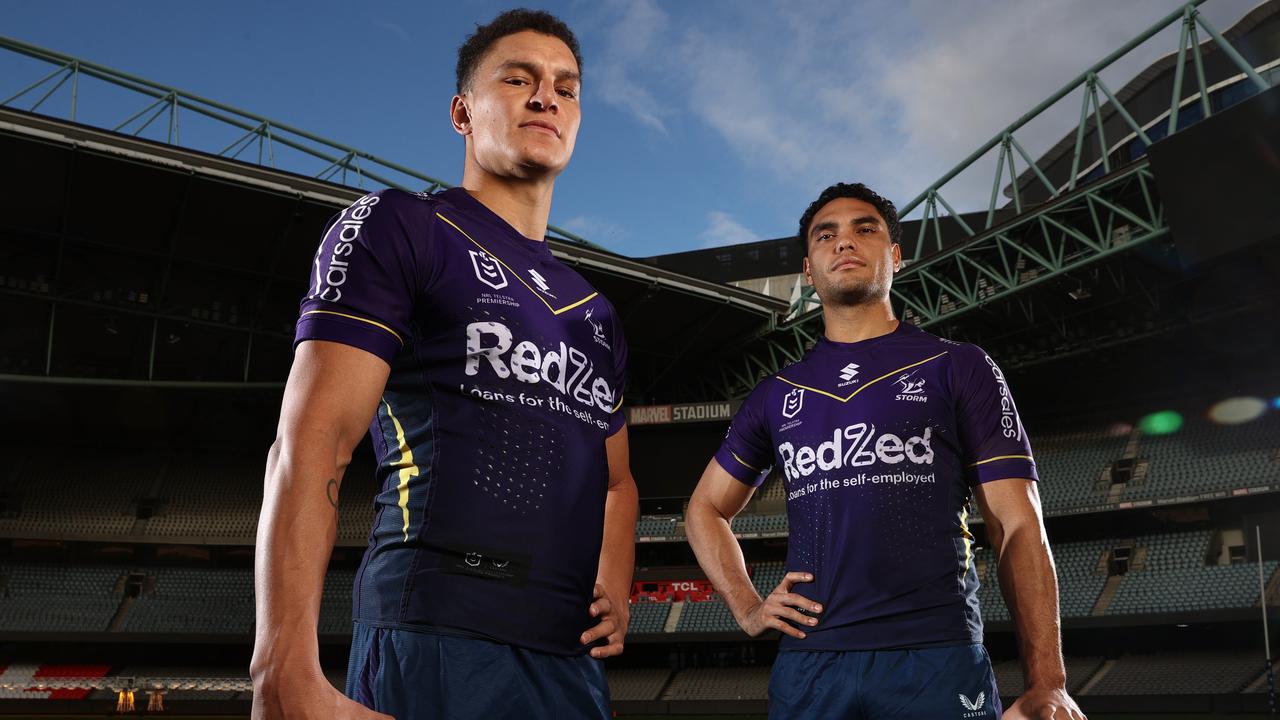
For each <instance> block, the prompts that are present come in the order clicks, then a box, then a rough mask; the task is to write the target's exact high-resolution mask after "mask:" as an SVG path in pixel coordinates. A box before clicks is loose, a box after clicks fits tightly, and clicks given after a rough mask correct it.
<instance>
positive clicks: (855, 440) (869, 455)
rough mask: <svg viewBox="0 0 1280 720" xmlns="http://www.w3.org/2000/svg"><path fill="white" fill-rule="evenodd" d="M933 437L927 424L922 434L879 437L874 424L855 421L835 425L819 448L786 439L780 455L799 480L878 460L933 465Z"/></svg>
mask: <svg viewBox="0 0 1280 720" xmlns="http://www.w3.org/2000/svg"><path fill="white" fill-rule="evenodd" d="M931 437H933V428H931V427H926V428H925V429H924V433H923V434H922V435H919V436H916V437H909V438H906V439H903V438H901V437H898V436H897V435H894V434H893V433H883V434H882V435H880V436H879V437H877V436H876V426H875V425H869V424H867V423H855V424H853V425H849V426H848V427H844V428H836V430H834V431H833V432H832V435H831V439H830V440H828V441H827V442H824V443H820V444H819V445H818V447H816V448H813V447H809V446H808V445H801V446H800V447H798V448H797V447H796V446H794V445H792V444H791V443H789V442H787V443H783V444H781V445H779V446H778V454H779V455H781V456H782V471H783V474H784V475H786V476H787V479H788V480H799V479H800V478H802V477H808V476H810V475H812V474H813V471H814V470H839V469H840V468H844V467H863V466H866V465H871V464H873V463H875V462H877V461H879V462H882V463H886V464H889V465H896V464H898V463H900V462H902V461H904V460H909V461H911V462H913V463H915V464H916V465H932V464H933V448H932V447H931V446H930V445H929V441H930V438H931ZM873 441H874V442H873Z"/></svg>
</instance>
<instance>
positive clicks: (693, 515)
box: [685, 458, 821, 638]
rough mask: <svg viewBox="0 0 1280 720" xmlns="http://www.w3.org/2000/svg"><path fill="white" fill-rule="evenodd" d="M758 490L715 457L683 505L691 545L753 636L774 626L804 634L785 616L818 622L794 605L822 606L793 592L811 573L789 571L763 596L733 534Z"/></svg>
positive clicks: (809, 623) (812, 608)
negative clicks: (734, 524)
mask: <svg viewBox="0 0 1280 720" xmlns="http://www.w3.org/2000/svg"><path fill="white" fill-rule="evenodd" d="M754 492H755V488H753V487H750V486H748V485H744V484H743V483H741V482H738V480H737V479H736V478H734V477H733V476H732V475H730V474H729V473H728V472H727V471H725V469H724V468H722V467H720V463H719V462H717V461H716V460H715V458H712V459H711V462H710V463H708V464H707V469H706V470H704V471H703V473H702V479H700V480H699V481H698V486H697V488H695V489H694V491H693V497H692V498H690V499H689V506H688V508H687V509H686V510H685V533H686V534H687V535H688V536H689V545H690V546H692V547H693V552H694V554H695V555H696V556H697V557H698V564H699V565H701V566H702V570H703V572H705V573H706V574H707V578H708V579H710V580H711V584H712V585H714V586H715V588H716V591H717V592H719V593H720V596H721V597H723V598H724V601H725V603H726V604H727V605H728V606H729V611H730V612H732V613H733V617H734V618H735V619H736V620H737V621H738V625H739V626H741V627H742V629H743V630H744V631H745V632H746V633H747V634H748V635H751V636H753V637H754V636H756V635H759V634H760V633H762V632H764V631H765V630H769V629H773V630H780V631H782V632H784V633H786V634H788V635H791V636H792V637H797V638H803V637H804V636H805V633H804V631H802V630H799V629H797V628H795V627H794V626H792V625H791V624H789V623H787V622H785V621H784V618H786V619H789V620H793V621H795V622H796V623H798V624H800V625H802V626H812V625H816V624H817V622H818V620H817V618H811V617H807V616H805V615H803V614H802V613H800V612H799V611H798V610H796V609H795V608H805V609H808V610H810V611H813V612H818V611H820V610H821V607H820V606H819V605H818V604H817V603H815V602H813V601H812V600H809V599H808V598H805V597H803V596H801V595H798V594H796V593H793V592H791V588H792V586H794V585H795V584H796V583H801V582H810V581H812V580H813V576H811V575H808V574H807V573H798V572H792V573H787V575H786V576H785V577H784V578H783V579H782V583H781V584H779V585H778V587H777V588H775V589H774V590H773V592H771V593H769V597H767V598H761V597H760V593H758V592H756V589H755V586H754V585H752V584H751V577H750V576H749V575H748V574H747V563H746V561H745V560H744V559H743V557H742V546H741V545H739V544H738V539H737V538H735V537H734V536H733V529H732V527H731V525H730V523H731V522H732V521H733V518H734V516H736V515H737V514H738V513H740V512H742V508H744V507H746V506H747V502H748V501H749V500H751V495H752V494H753V493H754Z"/></svg>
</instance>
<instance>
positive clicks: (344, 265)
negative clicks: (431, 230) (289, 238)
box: [294, 190, 429, 364]
mask: <svg viewBox="0 0 1280 720" xmlns="http://www.w3.org/2000/svg"><path fill="white" fill-rule="evenodd" d="M411 202H418V201H417V200H416V199H414V198H412V196H409V195H408V194H407V193H402V192H399V191H393V190H383V191H379V192H376V193H372V194H369V195H366V196H364V197H362V198H360V199H359V200H357V201H356V202H354V203H352V204H351V206H350V207H348V208H347V209H346V210H343V211H342V212H341V213H340V214H338V216H337V217H335V218H334V220H333V222H332V223H331V224H330V225H329V227H328V229H327V230H326V231H325V235H324V239H323V240H322V241H321V243H320V247H319V248H318V249H317V250H316V256H315V260H314V261H313V262H312V266H311V283H310V287H309V288H308V290H307V296H306V297H305V298H303V300H302V304H301V308H300V315H299V317H298V325H297V332H296V334H295V335H294V346H295V347H296V346H297V345H298V344H299V343H301V342H303V341H305V340H330V341H333V342H339V343H343V344H344V345H351V346H353V347H357V348H360V349H361V350H366V351H368V352H370V353H373V354H374V355H377V356H378V357H380V358H382V359H383V360H385V361H386V362H387V363H388V364H390V363H391V360H392V358H394V357H395V355H396V353H398V352H399V351H400V349H401V348H402V347H403V346H404V344H405V342H406V341H407V339H408V337H409V328H410V327H411V323H410V318H411V317H412V311H413V306H414V302H415V300H416V298H417V295H418V291H419V288H422V287H423V285H422V282H420V278H422V277H425V276H426V272H425V269H424V268H422V267H419V265H420V263H421V262H423V261H425V260H428V259H429V258H428V257H424V256H425V255H427V254H428V248H427V247H426V246H425V245H422V246H420V247H418V248H416V250H417V252H415V247H414V246H413V244H412V243H411V242H410V240H411V236H410V233H409V230H408V228H409V227H410V226H411V220H410V215H411V214H412V211H413V208H412V206H411V205H410V203H411ZM424 230H425V228H424Z"/></svg>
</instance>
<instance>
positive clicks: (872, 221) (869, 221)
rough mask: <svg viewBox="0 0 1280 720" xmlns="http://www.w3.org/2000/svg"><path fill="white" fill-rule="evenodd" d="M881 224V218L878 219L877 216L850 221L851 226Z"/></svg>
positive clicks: (861, 217)
mask: <svg viewBox="0 0 1280 720" xmlns="http://www.w3.org/2000/svg"><path fill="white" fill-rule="evenodd" d="M879 223H880V218H878V217H876V216H875V215H861V216H859V217H856V218H854V219H853V220H851V221H849V224H850V225H867V224H871V225H878V224H879Z"/></svg>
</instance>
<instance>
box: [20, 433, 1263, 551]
mask: <svg viewBox="0 0 1280 720" xmlns="http://www.w3.org/2000/svg"><path fill="white" fill-rule="evenodd" d="M1188 417H1189V419H1188V420H1186V422H1185V423H1184V424H1183V425H1182V427H1181V428H1180V429H1179V430H1178V431H1177V432H1173V433H1169V434H1163V435H1154V434H1144V433H1143V432H1142V430H1141V429H1135V430H1129V429H1127V426H1124V427H1121V428H1120V429H1119V430H1118V431H1117V430H1116V429H1108V430H1103V429H1099V430H1093V431H1089V432H1073V433H1063V434H1053V433H1046V434H1044V435H1043V436H1038V437H1035V438H1033V440H1034V441H1035V446H1034V447H1035V452H1036V460H1037V465H1038V468H1039V471H1040V475H1041V482H1040V485H1039V487H1040V493H1041V498H1042V502H1043V505H1044V509H1045V514H1046V515H1050V516H1055V515H1065V514H1078V513H1082V512H1096V511H1101V510H1107V509H1115V508H1123V507H1129V506H1133V505H1134V504H1141V503H1147V502H1151V503H1156V502H1159V503H1165V502H1177V501H1181V502H1189V501H1192V500H1200V499H1209V498H1212V497H1216V496H1227V495H1232V494H1239V493H1240V492H1246V493H1255V492H1270V491H1276V490H1280V413H1270V414H1267V415H1264V416H1263V417H1261V418H1259V419H1257V420H1254V421H1252V422H1248V423H1243V424H1239V425H1222V424H1217V423H1214V422H1211V421H1210V420H1208V419H1204V418H1199V417H1194V416H1191V414H1190V413H1188ZM18 453H19V455H20V456H21V459H20V460H19V461H18V462H17V463H16V465H15V467H14V469H13V471H12V475H11V476H10V477H9V478H8V479H7V480H5V481H4V484H3V485H2V486H0V492H3V494H4V498H5V511H4V512H3V513H2V514H0V537H14V538H50V539H52V538H57V539H68V538H84V539H99V540H108V539H112V540H114V539H122V538H131V539H138V540H146V541H156V542H164V541H171V542H206V543H220V544H250V543H252V542H253V537H254V534H255V532H256V530H257V522H258V513H259V511H260V509H261V504H262V474H263V467H264V464H265V458H257V457H228V456H217V455H199V456H194V457H189V456H181V457H175V458H172V459H168V460H163V459H156V458H155V456H154V455H148V454H145V453H140V452H139V453H123V452H121V453H114V454H106V455H103V456H100V457H95V458H94V459H93V460H92V461H91V462H90V461H77V460H70V461H68V462H67V463H62V464H59V465H57V466H51V465H49V464H47V463H45V462H43V461H42V459H41V457H40V456H39V455H37V454H23V453H22V452H21V450H19V451H18ZM1118 463H1119V464H1120V465H1118ZM1121 465H1123V468H1121ZM68 476H70V477H71V478H72V480H73V481H74V487H75V488H76V490H75V492H71V493H68V492H66V487H67V485H66V483H65V482H64V481H60V480H61V479H64V478H67V477H68ZM694 481H695V479H694V478H690V481H689V489H690V490H692V484H693V482H694ZM375 489H376V487H375V479H374V476H373V471H372V465H371V463H370V461H368V460H363V461H357V462H356V463H354V464H353V465H352V467H351V468H349V469H348V471H347V473H346V475H345V478H344V480H343V488H342V502H341V505H340V508H339V523H338V543H339V544H341V545H347V546H356V547H359V546H363V545H364V544H365V542H366V538H367V535H368V531H369V527H370V526H371V524H372V517H373V507H372V502H371V498H372V497H373V494H374V491H375ZM784 492H785V488H784V486H783V483H782V481H781V476H780V475H775V476H774V477H771V478H770V479H769V480H768V481H767V482H766V483H765V485H764V486H763V488H762V489H761V490H760V491H759V492H758V493H757V498H756V499H755V501H754V502H753V503H752V505H750V506H748V508H747V509H746V510H745V511H744V512H743V513H741V514H739V515H738V516H737V517H735V518H734V521H733V530H734V532H735V534H737V535H739V536H740V537H746V538H753V537H783V536H785V535H786V534H787V517H786V515H785V511H784V510H783V508H782V504H781V503H782V501H783V495H784ZM1215 493H1216V495H1215ZM974 510H975V512H974V519H975V521H978V520H980V515H979V514H978V513H977V509H976V508H975V509H974ZM636 536H637V538H639V539H640V540H641V541H642V542H646V541H648V542H651V541H676V542H683V541H684V540H685V536H684V525H683V522H682V518H681V517H680V516H679V515H671V514H667V515H653V516H644V517H641V518H640V522H639V523H638V524H637V527H636Z"/></svg>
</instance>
